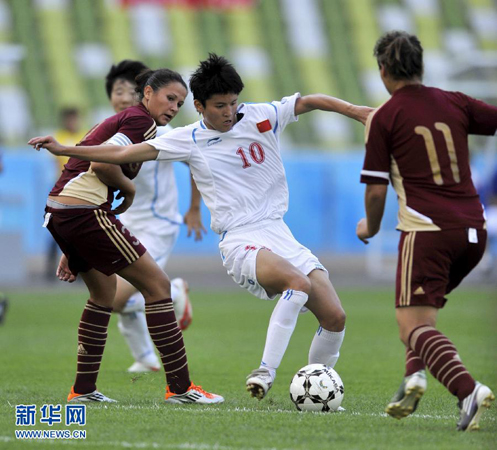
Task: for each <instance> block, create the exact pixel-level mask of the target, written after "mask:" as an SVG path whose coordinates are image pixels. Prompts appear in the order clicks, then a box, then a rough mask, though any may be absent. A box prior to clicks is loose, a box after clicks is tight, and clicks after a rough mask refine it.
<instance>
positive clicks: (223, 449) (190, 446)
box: [0, 436, 292, 450]
mask: <svg viewBox="0 0 497 450" xmlns="http://www.w3.org/2000/svg"><path fill="white" fill-rule="evenodd" d="M16 441H17V442H19V441H22V442H26V443H27V442H29V443H33V444H53V445H56V444H57V445H59V444H61V445H69V446H71V445H77V446H78V447H80V446H87V447H96V446H103V447H104V448H110V447H116V448H124V449H126V448H130V449H134V448H138V449H140V448H144V449H147V448H155V449H178V450H253V447H228V446H226V445H219V444H214V445H211V444H195V443H190V442H183V443H182V444H159V443H157V442H126V441H90V440H88V441H85V440H82V439H78V440H69V439H67V440H65V439H16V438H14V437H10V436H0V442H16ZM260 450H292V449H277V448H275V447H271V448H261V449H260Z"/></svg>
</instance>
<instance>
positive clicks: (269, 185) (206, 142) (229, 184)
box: [146, 93, 300, 234]
mask: <svg viewBox="0 0 497 450" xmlns="http://www.w3.org/2000/svg"><path fill="white" fill-rule="evenodd" d="M299 96H300V94H298V93H296V94H294V95H292V96H290V97H285V98H283V99H282V100H281V101H274V102H271V103H255V104H253V103H242V104H241V105H240V106H239V108H238V114H243V117H240V118H239V120H238V122H237V123H236V124H235V125H234V126H233V128H232V129H231V130H230V131H227V132H225V133H222V132H219V131H216V130H210V129H208V128H207V127H206V126H205V124H204V122H203V121H202V120H201V121H199V122H196V123H194V124H192V125H188V126H186V127H181V128H175V129H174V130H173V131H171V132H169V133H167V135H163V136H160V137H157V138H155V139H151V140H149V141H147V142H146V143H147V144H149V145H151V146H153V147H154V148H156V149H157V150H159V154H158V156H157V160H166V161H186V162H188V164H189V165H190V171H191V173H192V175H193V178H194V179H195V183H196V184H197V187H198V189H199V191H200V193H201V194H202V198H203V199H204V202H205V204H206V205H207V207H208V208H209V210H210V212H211V228H212V230H213V231H214V232H215V233H218V234H221V233H223V232H224V231H227V230H232V229H234V228H237V227H241V226H244V225H248V224H252V223H256V222H260V221H261V220H266V219H281V218H282V217H283V216H284V214H285V213H286V211H287V209H288V185H287V182H286V175H285V169H284V167H283V163H282V161H281V155H280V148H279V140H280V134H281V132H282V131H283V130H284V129H285V127H286V126H287V125H288V124H289V123H290V122H295V121H297V120H298V118H297V117H296V116H295V102H296V100H297V98H299Z"/></svg>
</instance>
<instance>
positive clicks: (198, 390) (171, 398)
mask: <svg viewBox="0 0 497 450" xmlns="http://www.w3.org/2000/svg"><path fill="white" fill-rule="evenodd" d="M165 400H166V403H198V404H200V405H207V404H214V403H223V402H224V398H223V397H221V396H220V395H217V394H211V393H210V392H206V391H204V390H203V389H202V386H196V385H194V384H193V383H192V384H191V385H190V387H189V388H188V390H187V391H186V392H185V393H184V394H175V393H174V392H171V391H170V390H169V386H167V387H166V397H165Z"/></svg>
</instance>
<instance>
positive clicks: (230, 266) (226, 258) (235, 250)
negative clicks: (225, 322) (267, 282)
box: [219, 219, 327, 300]
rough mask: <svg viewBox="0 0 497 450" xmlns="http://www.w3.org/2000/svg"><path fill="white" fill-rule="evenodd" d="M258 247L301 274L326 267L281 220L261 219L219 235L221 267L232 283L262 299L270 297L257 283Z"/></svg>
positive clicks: (307, 273) (271, 298) (270, 298)
mask: <svg viewBox="0 0 497 450" xmlns="http://www.w3.org/2000/svg"><path fill="white" fill-rule="evenodd" d="M261 249H266V250H270V251H272V252H273V253H275V254H276V255H279V256H281V257H282V258H284V259H286V260H287V261H288V262H289V263H291V264H293V265H294V266H295V267H296V268H297V269H299V270H300V271H301V272H302V273H303V274H305V275H309V274H310V273H311V272H312V271H313V270H316V269H317V270H324V271H325V272H327V270H326V269H325V268H324V266H323V265H322V264H321V263H320V262H319V259H318V258H317V257H316V256H314V255H313V254H312V253H311V251H310V250H309V249H308V248H306V247H304V246H303V245H302V244H300V243H299V242H298V241H297V240H296V239H295V238H294V237H293V235H292V232H291V231H290V229H289V228H288V226H287V225H286V224H285V222H283V220H281V219H279V220H264V221H261V222H258V223H256V224H251V225H247V226H244V227H239V228H235V229H234V230H230V231H227V232H225V233H223V234H222V235H221V236H220V242H219V250H220V252H221V258H222V259H223V266H224V267H225V268H226V270H227V271H228V275H230V276H231V278H233V280H234V282H235V283H237V284H239V285H240V286H241V287H243V288H245V289H247V290H248V291H249V292H250V293H251V294H253V295H255V296H256V297H259V298H261V299H263V300H273V299H274V298H275V297H276V295H274V296H272V297H269V296H268V294H267V292H266V290H265V289H264V288H263V287H262V286H261V285H260V284H259V283H258V281H257V276H256V257H257V253H258V252H259V250H261Z"/></svg>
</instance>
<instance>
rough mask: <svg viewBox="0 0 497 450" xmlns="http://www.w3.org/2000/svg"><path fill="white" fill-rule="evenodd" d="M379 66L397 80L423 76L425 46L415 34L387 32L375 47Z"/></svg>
mask: <svg viewBox="0 0 497 450" xmlns="http://www.w3.org/2000/svg"><path fill="white" fill-rule="evenodd" d="M374 56H375V57H376V60H377V61H378V66H383V67H384V68H385V70H386V71H387V73H388V74H389V75H390V76H391V77H392V78H393V79H395V80H411V79H413V78H420V79H422V78H423V47H421V42H419V39H418V38H417V37H416V36H414V35H413V34H408V33H406V32H405V31H390V32H388V33H385V34H384V35H383V36H382V37H380V39H378V41H377V42H376V45H375V47H374Z"/></svg>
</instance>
